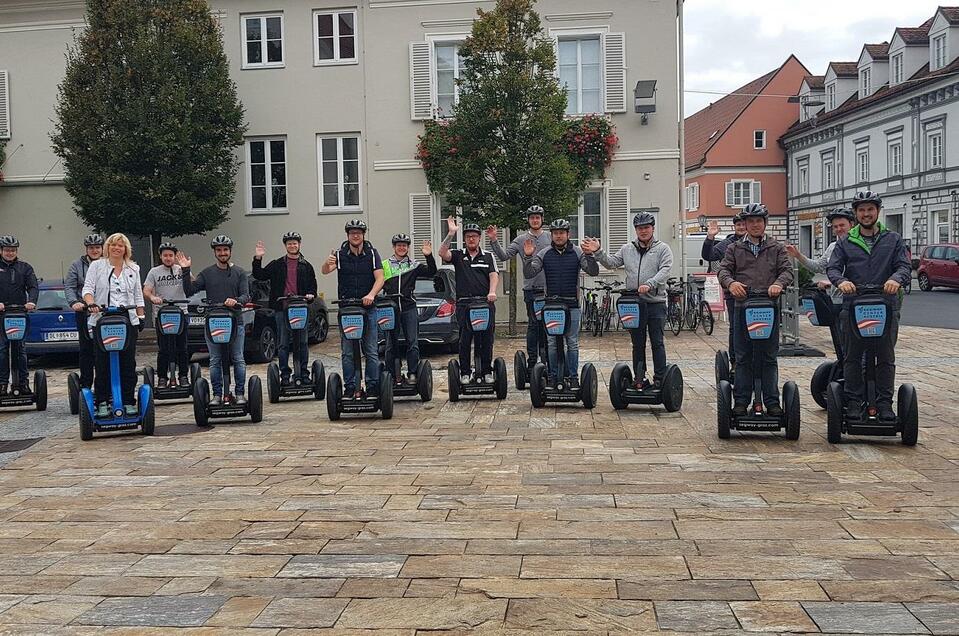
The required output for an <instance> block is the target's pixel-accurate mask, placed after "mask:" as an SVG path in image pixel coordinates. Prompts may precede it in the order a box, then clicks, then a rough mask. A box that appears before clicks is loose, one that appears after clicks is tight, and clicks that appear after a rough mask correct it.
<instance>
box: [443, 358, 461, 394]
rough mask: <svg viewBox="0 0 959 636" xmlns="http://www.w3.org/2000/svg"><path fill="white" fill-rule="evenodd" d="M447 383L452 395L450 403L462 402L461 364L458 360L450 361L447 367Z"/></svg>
mask: <svg viewBox="0 0 959 636" xmlns="http://www.w3.org/2000/svg"><path fill="white" fill-rule="evenodd" d="M446 382H447V388H448V389H449V393H450V402H459V401H460V363H459V361H458V360H450V363H449V364H448V365H446Z"/></svg>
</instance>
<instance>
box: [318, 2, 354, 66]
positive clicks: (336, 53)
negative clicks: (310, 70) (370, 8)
mask: <svg viewBox="0 0 959 636" xmlns="http://www.w3.org/2000/svg"><path fill="white" fill-rule="evenodd" d="M344 13H351V14H353V36H352V37H353V57H341V56H340V20H339V16H340V15H342V14H344ZM321 15H332V16H333V59H330V60H321V59H320V27H319V25H318V24H317V18H318V17H319V16H321ZM357 18H358V12H357V10H356V8H355V7H350V8H344V9H315V10H314V11H313V66H343V65H348V64H359V63H360V29H359V22H358V19H357Z"/></svg>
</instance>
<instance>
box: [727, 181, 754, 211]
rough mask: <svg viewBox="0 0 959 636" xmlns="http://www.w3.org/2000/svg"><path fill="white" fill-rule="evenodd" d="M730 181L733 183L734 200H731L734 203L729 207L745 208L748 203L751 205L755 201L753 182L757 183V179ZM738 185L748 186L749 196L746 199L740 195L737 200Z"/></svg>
mask: <svg viewBox="0 0 959 636" xmlns="http://www.w3.org/2000/svg"><path fill="white" fill-rule="evenodd" d="M729 183H732V184H733V200H732V201H731V203H732V205H730V206H729V207H733V208H744V207H746V206H747V205H749V204H750V203H753V183H755V180H753V179H733V180H731V181H730V182H729ZM737 187H742V188H746V192H747V194H746V197H747V198H746V199H745V200H744V199H743V198H742V197H741V196H740V197H739V200H738V201H737V197H736V188H737Z"/></svg>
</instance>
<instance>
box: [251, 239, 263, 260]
mask: <svg viewBox="0 0 959 636" xmlns="http://www.w3.org/2000/svg"><path fill="white" fill-rule="evenodd" d="M264 256H266V245H265V244H264V243H263V241H257V242H256V249H255V250H253V258H263V257H264Z"/></svg>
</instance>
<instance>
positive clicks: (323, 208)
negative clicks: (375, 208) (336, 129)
mask: <svg viewBox="0 0 959 636" xmlns="http://www.w3.org/2000/svg"><path fill="white" fill-rule="evenodd" d="M354 138H355V139H356V178H357V201H358V203H357V204H356V205H343V202H344V201H346V196H345V186H346V183H345V181H344V177H343V172H344V171H343V162H344V159H343V140H344V139H354ZM324 139H335V140H336V185H337V200H338V201H340V205H335V206H333V205H329V206H328V205H324V204H323V186H324V183H323V140H324ZM316 168H317V170H316V175H317V187H318V194H319V199H318V202H319V204H320V206H319V207H320V212H321V213H325V212H362V211H363V136H362V135H361V134H360V133H358V132H347V133H322V134H318V135H317V136H316Z"/></svg>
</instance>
